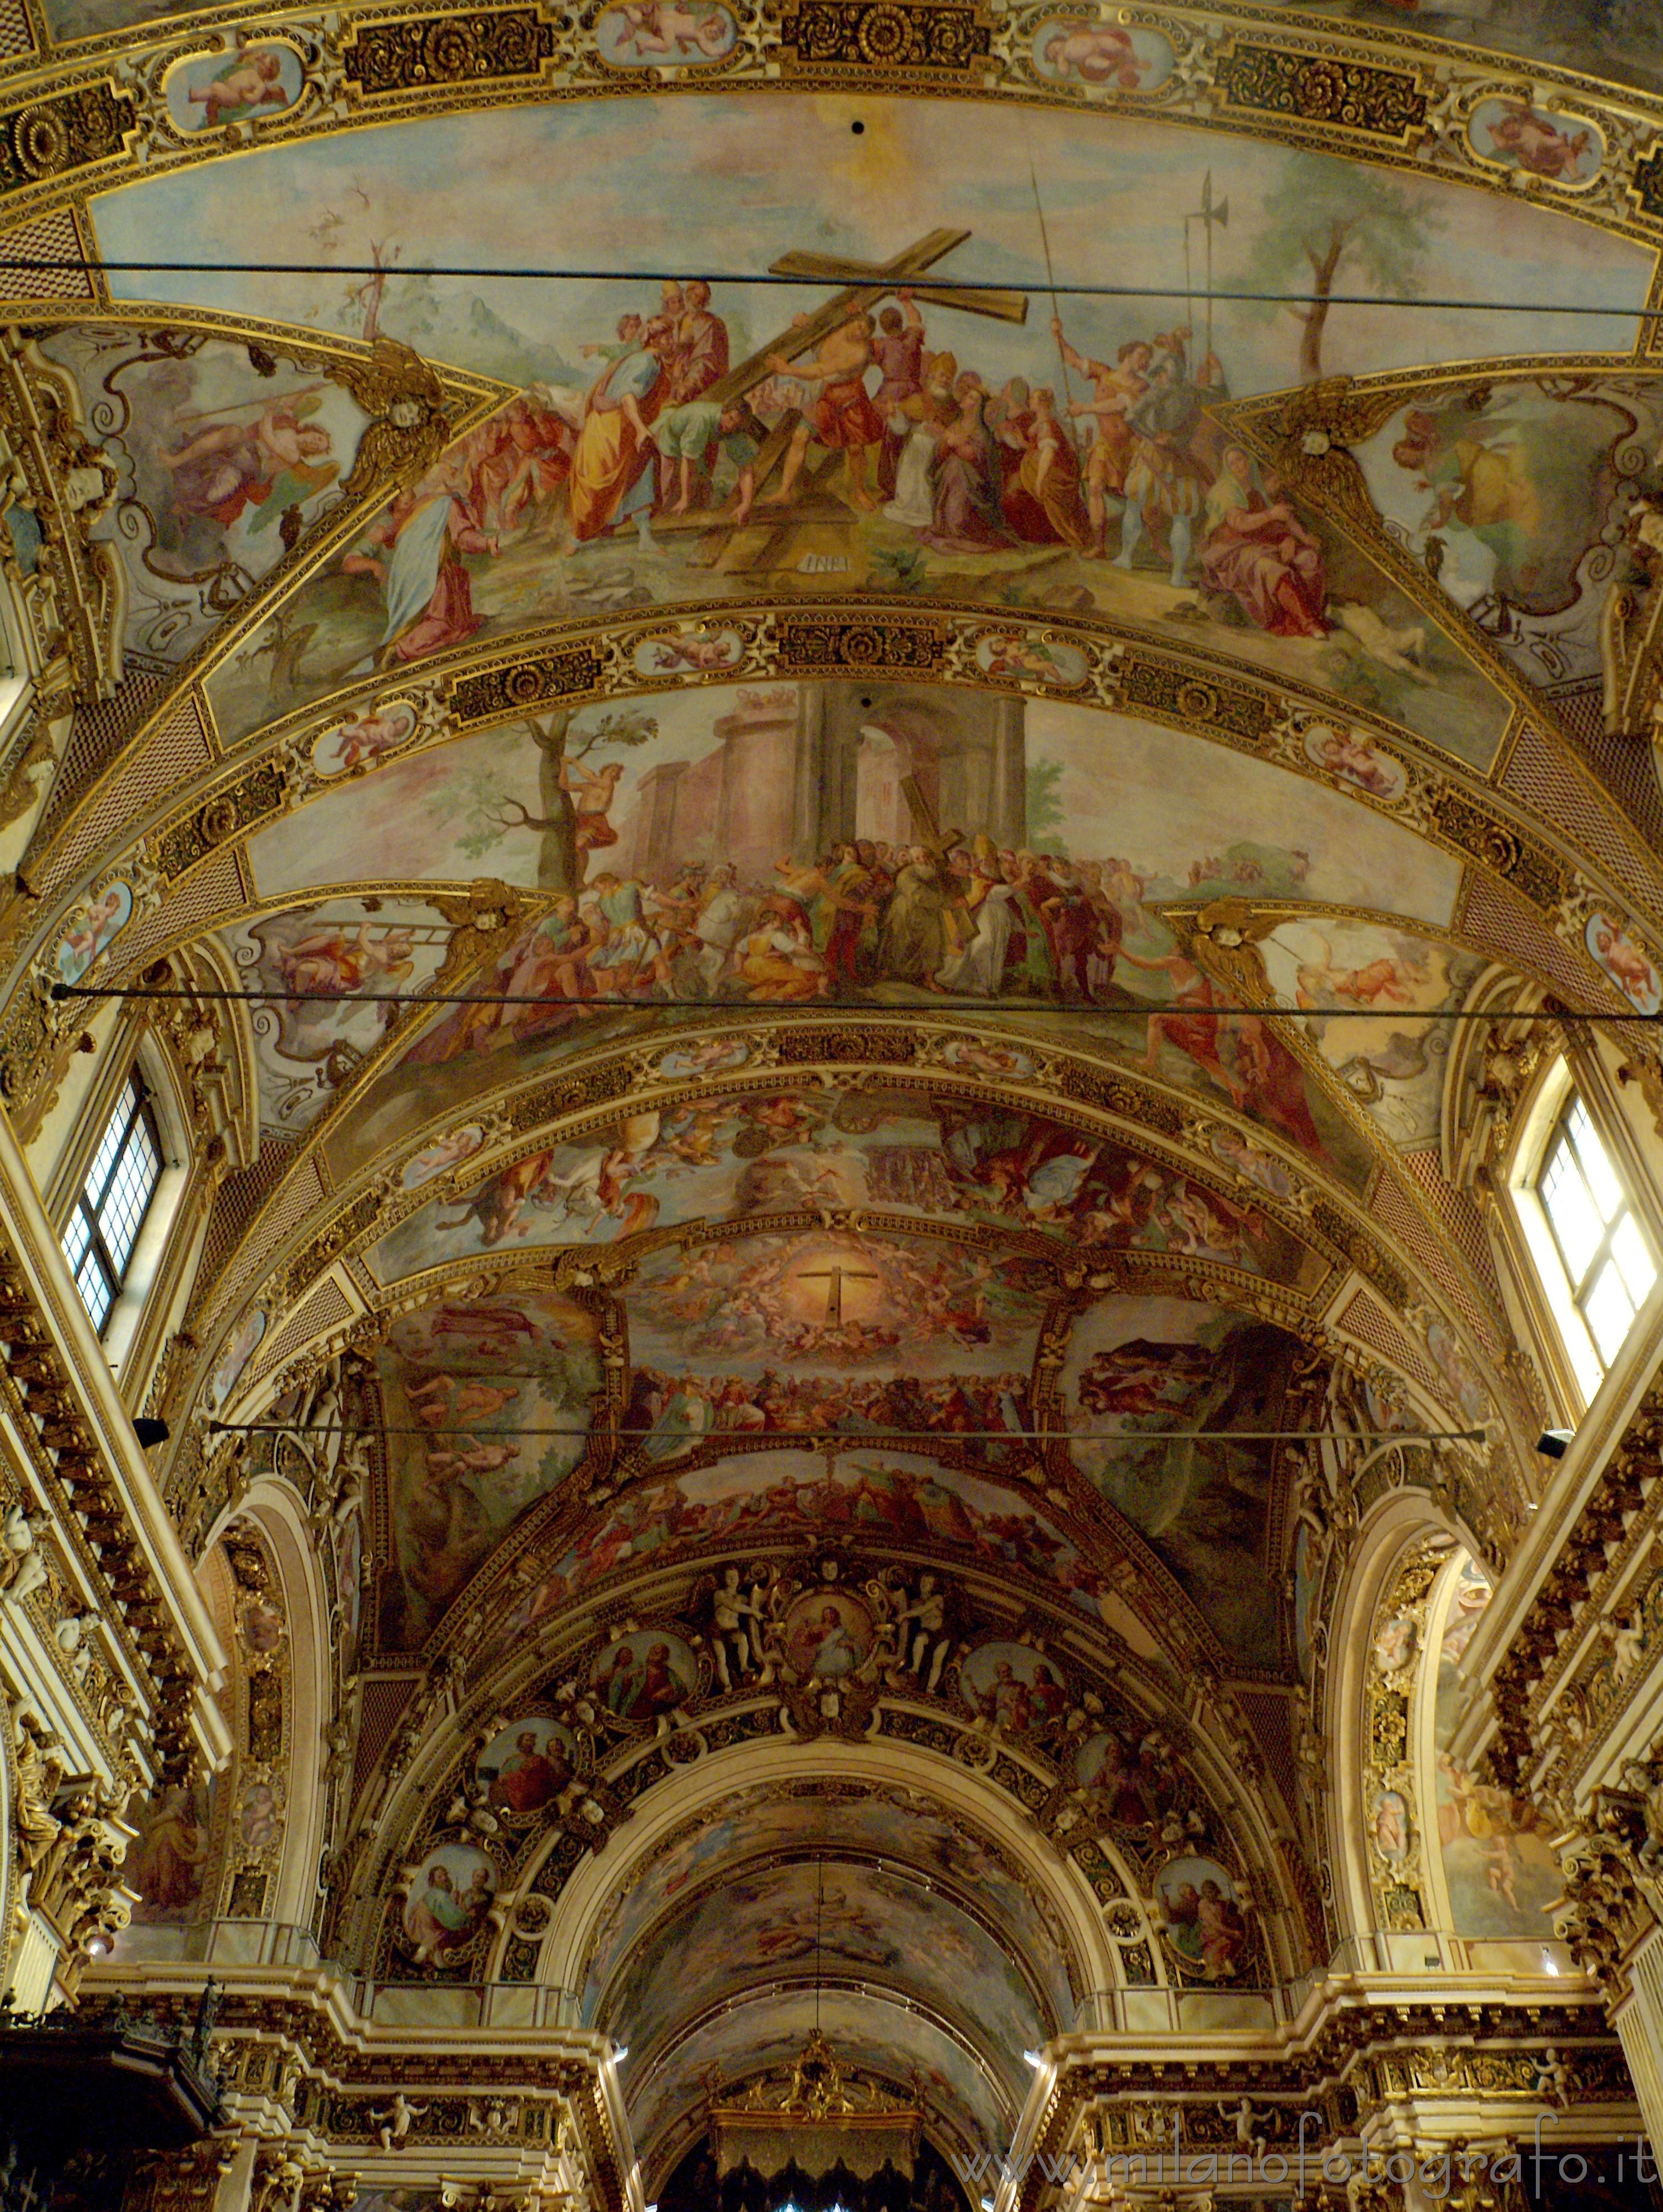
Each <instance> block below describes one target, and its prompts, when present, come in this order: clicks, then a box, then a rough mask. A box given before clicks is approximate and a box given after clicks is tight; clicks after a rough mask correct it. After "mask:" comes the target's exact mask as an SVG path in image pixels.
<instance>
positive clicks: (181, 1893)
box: [122, 1783, 214, 1927]
mask: <svg viewBox="0 0 1663 2212" xmlns="http://www.w3.org/2000/svg"><path fill="white" fill-rule="evenodd" d="M130 1817H131V1819H132V1821H133V1825H134V1826H136V1827H137V1830H138V1838H137V1842H135V1843H132V1844H129V1845H128V1847H127V1857H126V1860H125V1863H124V1865H123V1868H122V1880H123V1881H124V1882H125V1883H126V1885H127V1887H129V1888H130V1889H131V1890H134V1891H136V1892H137V1896H138V1900H139V1901H138V1903H137V1905H135V1906H134V1907H133V1919H134V1921H135V1923H137V1924H139V1925H141V1926H144V1927H162V1926H173V1927H178V1926H181V1925H183V1923H185V1922H186V1921H191V1920H198V1919H201V1918H203V1917H204V1916H205V1915H206V1914H207V1913H209V1912H210V1911H212V1910H213V1904H214V1900H213V1899H212V1898H211V1897H205V1896H204V1894H203V1888H204V1884H205V1882H206V1881H207V1872H208V1856H209V1838H210V1833H211V1830H212V1825H213V1786H212V1784H203V1783H189V1784H186V1783H177V1784H173V1785H172V1786H171V1787H170V1788H168V1789H166V1790H162V1791H161V1794H160V1795H159V1796H155V1797H152V1798H147V1799H146V1800H145V1801H144V1802H143V1805H141V1806H139V1807H138V1808H136V1810H135V1811H134V1813H133V1814H132V1815H131V1816H130Z"/></svg>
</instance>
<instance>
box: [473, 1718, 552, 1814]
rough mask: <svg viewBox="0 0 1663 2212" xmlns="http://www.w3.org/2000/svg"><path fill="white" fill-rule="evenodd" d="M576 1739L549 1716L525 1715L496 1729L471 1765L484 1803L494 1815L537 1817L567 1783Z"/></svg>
mask: <svg viewBox="0 0 1663 2212" xmlns="http://www.w3.org/2000/svg"><path fill="white" fill-rule="evenodd" d="M576 1756H577V1739H576V1738H575V1737H574V1735H573V1734H572V1731H571V1730H570V1729H567V1728H563V1727H562V1726H561V1723H560V1722H558V1721H557V1720H555V1719H554V1718H553V1717H552V1716H551V1715H549V1714H548V1713H526V1714H525V1715H523V1716H522V1717H521V1718H520V1719H519V1720H517V1721H510V1722H509V1723H508V1724H507V1727H506V1728H502V1729H498V1730H497V1732H496V1734H495V1735H494V1736H493V1737H492V1738H491V1740H490V1741H489V1743H488V1744H487V1745H486V1747H485V1748H484V1749H483V1751H482V1752H481V1753H480V1754H479V1758H478V1759H477V1761H476V1764H475V1767H474V1773H475V1777H476V1779H477V1780H478V1781H480V1782H482V1783H483V1784H484V1785H485V1793H486V1802H487V1803H488V1804H489V1805H490V1806H492V1807H493V1808H495V1810H496V1811H498V1812H504V1813H540V1812H541V1811H542V1810H543V1807H544V1806H545V1805H550V1804H552V1803H553V1802H554V1801H555V1798H556V1797H558V1796H559V1795H560V1793H561V1790H564V1789H565V1788H566V1787H567V1784H568V1783H569V1782H570V1781H571V1779H572V1762H573V1760H574V1759H575V1758H576Z"/></svg>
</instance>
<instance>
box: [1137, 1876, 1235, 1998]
mask: <svg viewBox="0 0 1663 2212" xmlns="http://www.w3.org/2000/svg"><path fill="white" fill-rule="evenodd" d="M1155 1894H1156V1899H1157V1900H1158V1901H1159V1904H1160V1906H1161V1910H1162V1914H1163V1915H1164V1917H1163V1919H1162V1923H1161V1933H1162V1936H1163V1937H1164V1938H1165V1940H1166V1942H1167V1945H1168V1948H1169V1949H1170V1950H1171V1951H1172V1952H1173V1953H1174V1955H1175V1957H1176V1958H1177V1960H1178V1961H1179V1963H1180V1971H1187V1972H1188V1973H1190V1974H1191V1975H1193V1976H1195V1977H1198V1978H1200V1979H1202V1980H1205V1981H1209V1982H1232V1981H1235V1979H1236V1978H1237V1977H1238V1976H1239V1975H1240V1974H1241V1971H1242V1968H1243V1966H1244V1964H1245V1962H1246V1953H1247V1941H1248V1934H1249V1929H1248V1923H1247V1909H1246V1908H1245V1907H1244V1906H1243V1905H1242V1903H1241V1898H1240V1896H1239V1894H1238V1893H1237V1890H1236V1887H1235V1880H1234V1878H1233V1877H1232V1875H1230V1873H1229V1869H1227V1868H1224V1867H1222V1866H1220V1865H1219V1863H1218V1862H1217V1859H1206V1858H1178V1859H1170V1860H1168V1863H1167V1864H1166V1865H1165V1866H1163V1867H1162V1869H1161V1871H1160V1873H1159V1874H1158V1875H1156V1878H1155Z"/></svg>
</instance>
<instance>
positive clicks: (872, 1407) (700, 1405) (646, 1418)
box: [623, 1367, 1031, 1460]
mask: <svg viewBox="0 0 1663 2212" xmlns="http://www.w3.org/2000/svg"><path fill="white" fill-rule="evenodd" d="M623 1426H624V1429H625V1431H626V1433H627V1434H628V1437H629V1440H630V1442H631V1443H633V1444H634V1445H635V1446H636V1448H637V1449H640V1451H641V1452H643V1453H644V1454H645V1455H646V1457H647V1458H648V1459H650V1460H659V1459H669V1458H671V1457H673V1456H674V1455H675V1454H676V1453H677V1452H679V1451H683V1450H685V1449H687V1448H688V1447H689V1445H691V1444H694V1443H698V1442H699V1441H700V1439H701V1437H707V1436H712V1435H718V1436H719V1435H737V1436H820V1435H828V1434H836V1435H841V1436H853V1437H859V1436H883V1435H889V1434H892V1433H895V1432H898V1431H917V1432H918V1433H919V1434H920V1435H922V1434H924V1433H926V1431H934V1432H937V1433H940V1434H944V1435H948V1436H961V1437H971V1438H974V1437H980V1436H982V1435H984V1434H985V1433H986V1431H989V1430H998V1431H1003V1432H1004V1433H1006V1434H1009V1435H1012V1436H1018V1435H1021V1434H1022V1433H1023V1431H1026V1430H1027V1429H1028V1428H1029V1427H1030V1426H1031V1423H1030V1420H1029V1410H1028V1377H1027V1376H1025V1375H1019V1374H1015V1373H1011V1374H1005V1375H945V1376H936V1377H935V1378H933V1379H932V1380H926V1379H923V1378H920V1377H918V1376H892V1377H888V1378H878V1379H874V1380H864V1381H863V1380H855V1379H851V1378H846V1377H841V1376H825V1375H819V1376H816V1375H801V1374H798V1375H785V1374H780V1373H779V1372H777V1371H776V1370H774V1369H772V1368H769V1369H767V1370H764V1372H763V1373H762V1374H761V1375H758V1376H739V1375H709V1376H701V1375H671V1374H669V1373H667V1372H665V1370H662V1369H659V1368H653V1367H638V1368H637V1369H636V1370H635V1372H634V1381H633V1384H632V1388H631V1392H630V1397H629V1402H628V1407H626V1409H625V1412H624V1417H623Z"/></svg>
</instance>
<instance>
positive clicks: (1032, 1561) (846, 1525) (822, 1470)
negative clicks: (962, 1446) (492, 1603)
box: [486, 1450, 1108, 1651]
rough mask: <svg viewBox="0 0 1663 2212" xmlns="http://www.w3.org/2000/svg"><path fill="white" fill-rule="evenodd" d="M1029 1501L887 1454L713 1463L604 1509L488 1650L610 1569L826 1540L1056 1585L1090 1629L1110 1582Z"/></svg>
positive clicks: (790, 1454)
mask: <svg viewBox="0 0 1663 2212" xmlns="http://www.w3.org/2000/svg"><path fill="white" fill-rule="evenodd" d="M1030 1498H1031V1493H1030V1492H1027V1491H1026V1490H1017V1489H1009V1490H1007V1489H1005V1488H1003V1487H1001V1486H999V1485H998V1484H997V1483H996V1482H994V1481H993V1480H982V1479H981V1478H980V1477H979V1476H977V1475H973V1474H965V1473H963V1472H962V1471H961V1470H960V1469H958V1468H947V1467H942V1466H939V1465H938V1463H937V1462H935V1461H933V1460H928V1459H920V1458H909V1457H907V1456H906V1455H895V1454H893V1453H889V1452H883V1453H877V1452H872V1451H863V1452H850V1453H846V1454H840V1455H839V1456H838V1458H837V1461H836V1463H835V1467H834V1468H832V1470H831V1471H830V1472H829V1473H828V1471H827V1468H826V1465H825V1461H824V1458H823V1456H822V1455H820V1454H819V1453H816V1452H808V1451H783V1450H782V1451H778V1452H773V1451H768V1452H756V1453H748V1454H746V1455H743V1457H736V1458H733V1459H726V1460H719V1461H717V1462H715V1463H714V1464H713V1465H712V1466H709V1467H702V1468H697V1469H695V1470H694V1471H692V1472H691V1473H689V1474H679V1475H677V1476H676V1477H675V1479H674V1480H671V1481H667V1482H661V1483H657V1484H644V1485H642V1486H640V1487H638V1488H636V1489H634V1490H631V1491H630V1492H628V1493H627V1494H626V1495H625V1496H624V1497H622V1498H619V1499H617V1500H616V1502H615V1503H613V1504H610V1506H609V1507H608V1509H607V1510H606V1511H605V1512H604V1514H602V1515H599V1516H596V1517H595V1518H594V1519H593V1520H592V1521H591V1522H590V1523H589V1524H588V1525H587V1526H586V1528H585V1529H584V1530H583V1532H582V1534H580V1536H578V1537H577V1538H576V1539H575V1540H574V1542H573V1544H572V1545H571V1547H570V1548H569V1549H568V1550H567V1552H566V1553H563V1554H562V1556H561V1558H560V1559H558V1560H557V1561H556V1562H555V1565H553V1566H552V1567H549V1568H548V1569H546V1570H545V1571H543V1574H542V1575H541V1577H540V1578H539V1579H538V1581H537V1583H535V1584H534V1585H533V1586H532V1587H531V1589H529V1590H528V1591H527V1592H526V1594H525V1596H524V1597H523V1598H522V1599H521V1600H520V1601H519V1603H518V1605H516V1606H515V1607H513V1610H512V1611H511V1612H509V1613H507V1614H506V1615H505V1616H504V1618H503V1619H502V1620H501V1624H500V1625H499V1626H498V1627H497V1628H496V1629H495V1632H493V1633H492V1634H491V1635H490V1637H489V1639H488V1642H487V1645H486V1649H487V1650H489V1651H498V1650H502V1649H503V1648H504V1647H505V1646H506V1645H507V1644H512V1643H513V1642H514V1641H515V1639H516V1638H519V1637H522V1636H524V1635H525V1634H526V1633H527V1632H528V1631H530V1630H531V1629H532V1628H534V1627H535V1626H536V1625H537V1622H538V1621H539V1620H545V1619H546V1618H547V1617H548V1616H549V1614H550V1613H555V1612H557V1611H559V1610H560V1609H561V1607H564V1606H565V1605H566V1604H567V1602H568V1601H570V1600H571V1599H573V1598H574V1597H575V1596H576V1595H578V1594H579V1592H580V1591H581V1590H584V1589H587V1588H588V1587H589V1586H590V1584H591V1583H594V1582H596V1581H598V1579H599V1578H600V1577H602V1576H603V1575H606V1574H610V1572H611V1571H612V1570H613V1569H614V1568H615V1567H622V1566H624V1565H630V1564H637V1565H638V1564H639V1563H640V1561H642V1560H644V1559H653V1558H659V1557H662V1558H664V1559H673V1558H675V1557H676V1556H677V1555H678V1554H679V1553H686V1552H690V1551H693V1550H696V1549H705V1548H707V1547H712V1546H714V1545H717V1544H721V1545H724V1546H725V1545H730V1544H731V1545H732V1546H735V1547H738V1546H742V1545H744V1544H747V1543H749V1542H750V1541H753V1540H756V1539H760V1538H762V1537H764V1536H769V1537H772V1536H775V1535H779V1534H786V1535H795V1536H801V1537H802V1538H804V1540H805V1541H812V1540H813V1539H814V1538H815V1537H816V1535H820V1534H824V1533H825V1532H826V1530H828V1529H834V1530H835V1529H847V1530H848V1531H849V1532H850V1533H851V1534H855V1535H864V1536H867V1537H869V1538H878V1539H882V1538H883V1537H884V1536H886V1535H887V1536H890V1537H893V1538H894V1539H895V1540H896V1541H900V1542H907V1541H913V1542H915V1543H920V1544H923V1543H927V1544H929V1545H932V1546H933V1545H946V1546H947V1547H950V1548H954V1549H959V1550H962V1551H963V1552H964V1553H968V1554H970V1555H973V1556H974V1557H977V1558H980V1559H984V1560H988V1561H993V1560H999V1561H1003V1562H1004V1565H1007V1566H1014V1567H1017V1568H1020V1569H1021V1570H1022V1571H1023V1572H1024V1573H1027V1574H1030V1575H1033V1576H1035V1577H1036V1578H1037V1579H1039V1580H1040V1581H1041V1582H1048V1583H1054V1584H1057V1585H1059V1587H1060V1588H1061V1589H1063V1590H1064V1591H1065V1592H1066V1593H1068V1595H1070V1597H1071V1600H1072V1601H1073V1602H1074V1603H1076V1604H1077V1605H1078V1606H1079V1607H1080V1608H1081V1609H1082V1611H1083V1612H1086V1613H1090V1614H1091V1615H1092V1616H1093V1617H1094V1618H1096V1616H1097V1615H1098V1613H1099V1602H1098V1601H1099V1598H1100V1597H1101V1596H1103V1595H1106V1594H1107V1590H1108V1585H1107V1583H1105V1582H1102V1581H1101V1580H1100V1578H1099V1577H1098V1576H1097V1575H1096V1572H1095V1571H1094V1570H1093V1568H1092V1567H1091V1565H1089V1562H1088V1561H1087V1560H1086V1559H1083V1557H1082V1555H1081V1553H1080V1552H1079V1550H1078V1547H1077V1546H1076V1545H1075V1544H1073V1543H1072V1542H1071V1541H1070V1540H1069V1539H1068V1538H1067V1537H1065V1535H1063V1534H1061V1532H1060V1531H1059V1529H1058V1528H1057V1527H1056V1526H1055V1524H1054V1523H1053V1522H1051V1521H1050V1520H1048V1519H1047V1517H1046V1516H1044V1515H1043V1514H1041V1513H1038V1512H1036V1511H1035V1509H1034V1507H1033V1505H1032V1504H1031V1503H1030Z"/></svg>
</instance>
